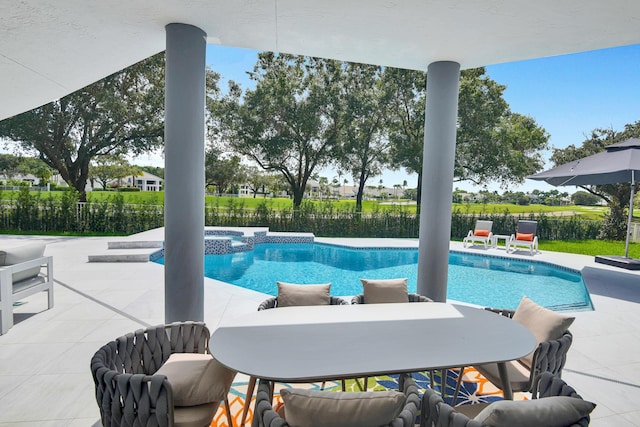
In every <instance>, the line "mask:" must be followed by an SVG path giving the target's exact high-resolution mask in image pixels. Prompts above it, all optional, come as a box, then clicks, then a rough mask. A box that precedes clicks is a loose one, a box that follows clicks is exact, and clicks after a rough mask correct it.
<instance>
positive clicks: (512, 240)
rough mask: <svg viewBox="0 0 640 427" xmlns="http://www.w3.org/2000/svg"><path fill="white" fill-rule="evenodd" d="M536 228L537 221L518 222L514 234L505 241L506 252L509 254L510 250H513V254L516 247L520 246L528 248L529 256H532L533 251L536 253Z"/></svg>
mask: <svg viewBox="0 0 640 427" xmlns="http://www.w3.org/2000/svg"><path fill="white" fill-rule="evenodd" d="M537 228H538V222H537V221H524V220H520V221H518V229H517V231H516V234H512V235H511V237H509V240H507V248H506V251H507V252H509V250H510V249H513V252H515V251H516V250H517V248H518V246H522V247H526V248H529V251H530V252H531V255H533V253H534V251H535V252H538V236H537V235H536V231H537Z"/></svg>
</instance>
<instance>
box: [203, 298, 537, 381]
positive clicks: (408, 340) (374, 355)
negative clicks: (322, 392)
mask: <svg viewBox="0 0 640 427" xmlns="http://www.w3.org/2000/svg"><path fill="white" fill-rule="evenodd" d="M534 346H535V339H534V338H533V335H532V334H531V333H530V332H529V331H528V330H527V329H526V328H525V327H523V326H522V325H520V324H519V323H517V322H515V321H513V320H511V319H508V318H506V317H503V316H500V315H497V314H495V313H492V312H489V311H486V310H481V309H476V308H472V307H468V306H462V305H452V304H445V303H433V302H429V303H400V304H368V305H367V304H358V305H343V306H338V305H327V306H309V307H282V308H275V309H269V310H263V311H256V312H255V313H251V314H248V315H246V316H242V317H239V318H237V319H234V320H231V321H228V322H227V323H226V324H223V325H221V326H220V327H219V328H218V329H217V330H216V331H215V332H214V333H213V335H212V337H211V342H210V348H211V353H212V354H213V356H214V357H215V358H216V359H218V360H219V361H220V362H221V363H223V364H224V365H226V366H228V367H229V368H232V369H234V370H236V371H239V372H242V373H245V374H248V375H252V376H255V377H258V378H265V379H269V380H276V381H283V382H286V381H289V382H307V381H317V380H324V379H339V378H353V377H361V376H372V375H382V374H388V373H400V372H416V371H423V370H426V369H437V368H446V367H454V366H469V365H475V364H481V363H489V362H503V361H509V360H514V359H518V358H520V357H522V356H524V355H526V354H528V353H529V352H531V351H532V350H533V349H534Z"/></svg>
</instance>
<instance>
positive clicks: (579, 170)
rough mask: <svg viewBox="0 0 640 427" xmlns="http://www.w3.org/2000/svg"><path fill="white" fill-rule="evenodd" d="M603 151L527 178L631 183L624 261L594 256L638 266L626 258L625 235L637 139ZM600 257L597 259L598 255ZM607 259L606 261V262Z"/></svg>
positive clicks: (639, 165)
mask: <svg viewBox="0 0 640 427" xmlns="http://www.w3.org/2000/svg"><path fill="white" fill-rule="evenodd" d="M606 150H607V151H603V152H602V153H598V154H594V155H592V156H588V157H585V158H582V159H579V160H574V161H573V162H569V163H565V164H564V165H560V166H557V167H555V168H553V169H549V170H547V171H544V172H540V173H538V174H535V175H529V176H528V177H527V178H529V179H535V180H538V181H545V182H547V183H549V184H551V185H556V186H559V185H603V184H619V183H626V182H629V183H631V198H630V199H629V219H628V223H627V239H626V244H625V254H624V258H625V261H624V262H623V263H620V262H619V260H615V259H611V258H609V259H608V260H607V259H604V258H603V257H596V261H597V262H604V263H605V264H611V265H618V266H623V267H625V268H632V269H634V270H635V269H640V263H637V262H636V261H637V260H633V262H630V261H629V260H631V259H630V258H629V237H630V234H631V220H632V218H633V198H634V195H635V187H636V181H637V180H638V178H640V139H638V138H631V139H627V140H626V141H623V142H619V143H617V144H612V145H609V146H607V147H606ZM599 258H600V259H599ZM606 261H610V262H606Z"/></svg>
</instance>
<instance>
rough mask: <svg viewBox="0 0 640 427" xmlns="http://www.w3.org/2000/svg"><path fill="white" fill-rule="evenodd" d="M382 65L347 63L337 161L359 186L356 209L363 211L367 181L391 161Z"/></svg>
mask: <svg viewBox="0 0 640 427" xmlns="http://www.w3.org/2000/svg"><path fill="white" fill-rule="evenodd" d="M382 73H383V72H382V68H381V67H377V66H373V65H363V64H354V63H345V64H344V66H343V77H342V81H343V83H342V86H343V90H342V91H343V96H341V98H340V99H341V101H342V107H341V110H342V112H343V115H342V117H341V120H342V125H341V126H340V128H341V132H340V140H341V142H342V143H341V144H337V145H336V156H335V158H336V163H337V164H338V165H339V166H340V167H341V168H342V169H343V170H345V171H348V172H349V173H350V174H351V176H352V177H353V181H354V183H356V185H358V191H357V193H356V210H357V211H358V212H361V211H362V197H363V195H364V189H365V186H366V183H367V180H368V179H369V178H371V177H374V176H377V175H380V174H381V173H382V169H383V168H384V167H385V166H386V165H387V163H388V159H389V157H388V152H389V139H388V138H387V135H386V134H387V132H386V126H385V117H386V116H387V108H388V107H387V104H388V94H387V92H385V90H384V87H383V84H382Z"/></svg>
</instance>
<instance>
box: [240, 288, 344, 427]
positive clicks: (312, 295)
mask: <svg viewBox="0 0 640 427" xmlns="http://www.w3.org/2000/svg"><path fill="white" fill-rule="evenodd" d="M329 287H330V286H329V284H326V285H295V284H291V283H283V282H278V295H279V297H271V298H267V299H266V300H264V301H263V302H262V303H260V305H259V306H258V311H261V310H269V309H272V308H276V307H278V306H279V302H280V303H282V302H283V301H284V300H286V301H287V305H315V304H318V303H322V301H323V300H325V299H326V303H328V304H329V305H349V303H348V302H347V301H345V300H344V299H342V298H338V297H334V296H330V295H329ZM307 290H311V292H308V291H307ZM279 298H280V299H279ZM256 381H257V378H256V377H249V384H248V386H247V394H246V397H245V400H244V407H243V408H242V418H241V419H240V427H242V426H244V424H245V422H246V421H247V415H248V414H249V408H250V407H251V397H252V396H253V391H254V390H255V387H256ZM321 388H322V389H324V383H323V384H322V387H321ZM345 388H346V383H345V381H344V380H343V381H342V390H343V391H344V390H345ZM254 416H255V414H254Z"/></svg>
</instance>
